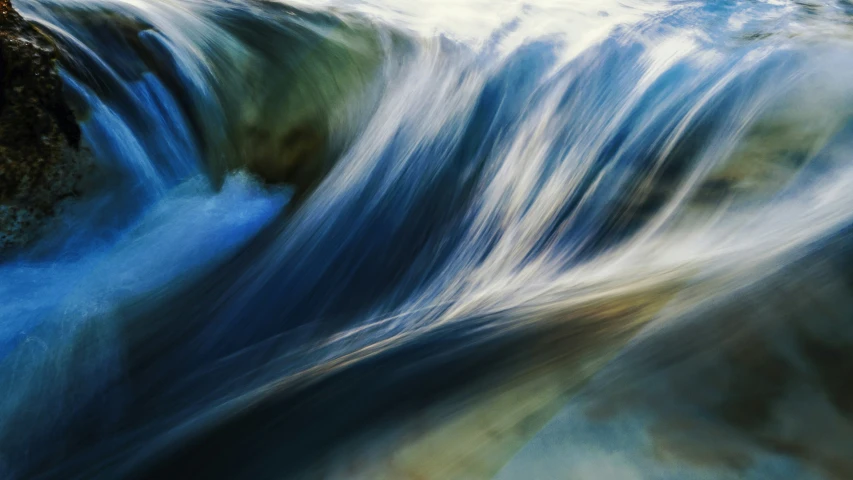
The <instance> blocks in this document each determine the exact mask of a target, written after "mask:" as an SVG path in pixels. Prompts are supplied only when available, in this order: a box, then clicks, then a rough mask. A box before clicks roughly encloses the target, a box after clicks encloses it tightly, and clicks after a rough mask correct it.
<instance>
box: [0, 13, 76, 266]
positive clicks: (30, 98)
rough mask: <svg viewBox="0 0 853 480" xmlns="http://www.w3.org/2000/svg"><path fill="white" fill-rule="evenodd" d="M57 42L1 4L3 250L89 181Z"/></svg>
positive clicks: (29, 234) (28, 235) (25, 237)
mask: <svg viewBox="0 0 853 480" xmlns="http://www.w3.org/2000/svg"><path fill="white" fill-rule="evenodd" d="M57 59H58V52H57V49H56V47H55V46H54V44H53V43H52V42H51V41H50V40H49V39H48V38H47V37H46V36H44V35H43V34H42V33H41V32H39V31H38V30H37V29H36V28H35V27H34V26H32V25H30V24H29V23H28V22H27V21H26V20H24V18H23V17H21V15H20V14H19V13H18V12H16V11H15V10H14V9H13V7H12V4H11V1H10V0H0V82H2V84H0V250H4V249H6V248H8V247H13V246H21V245H24V244H26V243H28V242H29V241H31V240H32V239H33V238H34V237H35V235H36V233H37V231H38V230H39V227H40V225H41V224H42V223H43V222H44V220H45V219H47V218H49V217H50V216H51V215H53V213H54V210H55V207H56V205H57V203H58V202H59V201H60V200H62V199H63V198H66V197H69V196H72V195H73V194H74V192H75V186H76V184H77V182H78V181H79V179H80V177H81V176H82V172H83V162H82V161H81V156H80V155H79V154H78V151H79V146H80V128H79V126H78V125H77V122H76V120H75V118H74V115H73V113H72V111H71V109H70V108H69V107H68V105H67V104H66V102H65V100H64V99H63V97H62V82H61V79H60V77H59V74H58V72H57V67H56V63H57Z"/></svg>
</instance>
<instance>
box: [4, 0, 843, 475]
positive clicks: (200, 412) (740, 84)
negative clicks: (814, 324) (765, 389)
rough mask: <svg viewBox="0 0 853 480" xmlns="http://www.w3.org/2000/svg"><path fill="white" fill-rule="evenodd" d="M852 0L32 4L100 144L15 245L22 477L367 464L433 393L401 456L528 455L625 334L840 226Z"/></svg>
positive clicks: (815, 244) (746, 283)
mask: <svg viewBox="0 0 853 480" xmlns="http://www.w3.org/2000/svg"><path fill="white" fill-rule="evenodd" d="M845 5H847V4H846V3H845V2H838V3H832V2H830V3H827V4H826V5H823V6H820V8H817V7H812V8H809V7H804V6H802V5H797V4H795V3H789V2H782V1H767V2H758V1H757V2H747V3H743V4H729V3H724V2H721V3H718V2H704V3H703V2H680V1H676V2H650V1H636V2H556V1H555V2H548V1H544V0H543V1H538V2H529V3H521V2H514V1H512V2H511V1H500V2H481V1H477V0H470V1H464V2H390V1H389V2H374V1H364V2H340V1H335V0H330V1H323V2H287V3H282V2H264V1H236V0H235V1H229V0H208V1H200V0H198V1H193V0H181V1H177V0H170V1H166V0H156V1H155V0H150V1H136V0H61V1H59V0H57V1H51V0H26V1H24V0H21V1H20V2H18V4H17V5H16V6H17V7H18V8H19V9H20V10H21V11H22V13H23V14H24V15H25V16H26V17H27V18H28V19H29V20H31V21H33V22H35V24H36V25H38V26H39V27H40V28H41V29H43V30H44V31H46V32H48V33H49V34H50V35H51V36H52V38H54V40H55V41H56V42H57V45H58V46H59V47H60V49H61V50H62V51H63V53H64V60H63V62H62V65H61V67H62V74H63V78H64V81H65V89H66V96H67V97H68V99H69V102H70V103H71V105H72V107H73V108H74V109H75V113H76V114H77V116H78V120H79V121H80V124H81V128H82V132H83V138H84V142H83V143H84V147H85V148H86V150H87V152H88V153H89V154H90V155H91V157H92V158H93V160H94V162H95V170H94V173H93V174H92V175H91V177H90V178H88V179H87V180H86V184H85V185H84V188H83V189H82V193H81V195H80V196H79V198H76V199H71V200H69V201H67V202H66V204H65V205H63V208H62V210H61V214H60V216H59V217H58V218H57V219H55V221H54V223H53V224H51V225H50V228H49V231H48V233H47V234H46V235H45V237H44V238H43V239H42V240H41V241H40V242H39V243H37V244H36V245H34V246H32V247H31V248H30V249H28V250H26V251H23V252H18V253H16V255H15V256H14V257H12V258H8V259H6V260H5V261H4V263H2V264H0V297H2V298H3V299H4V301H3V302H2V304H0V362H2V363H0V389H2V391H5V392H8V393H7V394H6V395H4V396H2V397H0V418H5V419H7V420H6V421H4V422H2V424H0V472H2V473H3V474H6V475H7V476H10V477H11V478H171V477H173V476H175V475H188V474H189V473H188V472H194V473H193V474H194V475H200V476H201V477H203V478H302V476H305V478H313V477H311V475H316V474H317V471H318V470H317V469H320V470H323V469H325V470H323V471H326V472H329V471H331V472H332V473H327V474H328V475H332V476H337V477H340V478H349V477H348V476H350V477H352V476H355V474H353V473H352V472H350V473H341V471H348V470H346V468H345V467H341V468H342V469H343V470H341V471H338V472H337V473H335V472H336V471H335V468H337V466H338V463H336V462H338V460H340V459H343V460H340V462H343V463H344V464H345V463H346V462H347V461H349V460H348V457H347V455H355V456H358V455H360V454H359V453H352V452H351V451H350V450H358V449H355V447H352V445H362V444H363V443H366V444H370V445H374V444H375V445H380V446H378V447H376V448H377V451H380V452H386V450H383V449H388V448H389V447H387V445H388V444H392V445H394V444H396V443H395V442H398V440H395V438H397V437H395V435H397V434H398V433H399V432H403V433H399V435H401V436H403V437H406V435H407V433H406V432H409V431H410V430H411V429H410V425H411V422H412V420H411V418H412V416H413V415H414V416H417V415H420V414H421V413H419V412H427V413H423V415H424V416H426V417H427V418H428V419H429V420H426V421H424V422H425V423H426V424H427V426H426V427H423V428H424V429H425V430H427V431H428V433H426V434H424V437H423V438H425V439H426V440H423V442H421V440H417V441H414V440H413V441H411V442H410V443H407V441H405V440H400V441H399V445H404V446H405V445H411V447H410V450H406V448H409V447H404V446H401V447H400V450H399V451H406V452H412V453H411V454H407V455H410V457H408V458H410V459H413V460H411V461H410V462H409V463H408V464H407V465H409V466H407V467H406V468H411V469H412V470H413V471H419V472H421V474H423V475H424V476H425V478H522V477H521V476H520V475H523V474H522V473H518V472H519V471H526V470H527V469H529V468H530V467H529V465H530V463H531V462H533V463H541V462H542V460H535V461H534V460H529V461H527V463H525V458H530V457H531V456H533V458H536V453H537V452H539V451H541V450H542V448H539V450H536V448H537V447H535V445H537V443H536V442H537V441H541V438H542V437H541V436H537V432H539V430H540V429H542V428H545V429H544V430H542V432H544V433H543V435H548V432H549V431H552V430H553V429H554V428H557V427H553V426H550V427H545V426H546V424H547V422H548V421H549V420H550V419H551V418H552V417H553V416H554V415H556V414H557V413H558V412H559V411H560V409H561V408H563V407H564V405H566V404H567V402H569V400H570V398H572V395H573V394H574V393H576V392H577V388H578V387H579V386H580V385H583V383H584V382H585V381H587V380H589V379H590V378H591V377H594V376H595V375H596V373H597V372H599V371H600V370H601V369H602V368H603V367H604V366H605V365H607V364H608V361H609V360H610V359H611V358H612V356H613V355H615V354H617V352H620V351H622V347H623V346H624V345H626V344H628V343H629V342H631V341H632V339H634V340H633V341H634V342H635V343H631V345H634V346H633V347H629V352H630V351H633V350H630V349H631V348H635V349H640V350H642V348H643V347H638V346H636V345H646V343H643V341H645V340H643V341H640V340H637V339H645V338H649V337H654V336H655V335H656V334H657V332H658V331H660V330H661V329H663V330H666V329H669V328H676V326H679V327H678V328H682V327H680V326H682V325H692V324H694V323H708V322H711V320H702V321H697V320H695V319H696V318H697V317H698V318H703V319H704V318H706V317H708V318H712V319H713V318H715V315H713V314H707V315H706V317H703V316H702V315H703V314H700V313H697V312H707V311H708V310H711V311H715V310H714V309H715V308H720V309H721V308H722V305H727V304H728V302H730V299H731V298H732V297H736V296H737V295H739V294H740V292H744V291H750V290H751V289H758V290H760V289H762V288H765V289H767V288H769V287H767V285H771V284H774V283H773V282H779V281H780V280H778V279H779V278H780V275H790V273H785V272H790V271H792V269H796V268H799V267H797V265H800V263H798V262H806V263H809V262H813V261H814V260H813V259H814V258H823V257H822V256H821V255H824V253H822V252H824V251H825V249H826V248H828V247H826V245H828V244H832V245H836V243H838V242H841V243H843V241H842V240H839V238H840V239H845V238H846V236H847V235H848V233H847V229H848V227H849V225H850V221H851V219H853V209H851V208H850V206H851V205H853V189H851V188H850V185H851V184H853V168H851V164H850V161H849V155H850V154H851V153H852V152H853V144H851V142H853V122H851V120H852V119H853V91H851V90H850V88H849V86H850V85H851V84H853V62H851V61H850V58H853V57H851V56H850V55H849V52H850V48H851V46H853V43H851V40H853V36H851V35H850V32H851V31H853V30H850V28H851V27H850V25H849V24H850V22H851V12H850V9H849V7H845ZM832 248H834V249H836V250H840V251H843V250H844V249H843V248H842V247H837V246H834V247H832ZM832 251H833V252H834V251H835V250H832ZM839 255H840V254H839ZM815 275H816V276H817V277H818V278H823V277H820V275H817V274H815ZM833 278H834V277H833ZM771 290H772V289H771ZM761 291H763V290H761ZM768 295H770V294H768ZM838 296H839V297H840V298H846V297H844V294H843V293H839V294H838ZM840 301H841V300H839V302H840ZM758 317H759V315H755V316H754V317H753V315H752V314H743V315H742V318H743V323H744V324H750V322H751V321H752V320H750V319H752V318H758ZM739 318H741V317H739ZM756 321H757V320H756ZM683 328H687V327H683ZM622 355H629V354H625V353H624V351H623V354H622ZM618 358H622V357H621V356H620V357H618ZM618 358H617V366H616V367H612V366H611V367H610V368H612V369H615V370H617V371H618V370H619V366H618V361H619V360H618ZM629 358H631V357H630V355H629ZM605 371H608V370H605ZM602 375H603V374H602ZM605 376H606V375H605ZM520 399H526V401H522V400H520ZM460 405H461V406H460ZM566 408H568V409H569V410H571V409H577V408H578V407H576V406H575V404H571V405H569V407H566ZM447 411H449V412H452V413H444V412H447ZM460 412H461V413H460ZM457 414H458V415H459V417H458V422H457V420H447V419H448V418H449V417H453V415H457ZM480 414H482V418H486V419H487V420H483V422H485V423H487V424H489V425H494V424H499V423H500V422H505V425H504V426H503V427H502V428H498V430H499V431H502V432H506V431H508V430H510V429H511V428H512V427H513V426H517V425H521V424H523V423H524V420H525V418H528V419H529V418H534V417H535V421H530V422H528V423H527V424H525V426H524V427H523V428H522V430H523V432H521V433H518V434H517V436H514V437H512V438H511V439H508V437H507V436H506V435H501V434H494V435H492V436H489V435H484V434H483V430H484V427H482V425H480V424H478V423H477V421H478V420H470V418H481V417H478V415H480ZM466 415H470V417H469V416H466ZM569 417H571V418H570V420H566V421H567V422H569V423H571V422H576V421H579V420H577V416H576V415H569ZM453 418H457V417H453ZM554 418H557V419H559V418H562V417H560V416H557V417H554ZM466 419H467V420H466ZM454 422H457V423H454ZM466 422H469V423H466ZM470 422H473V423H470ZM448 423H449V424H450V426H447V424H448ZM472 425H474V426H472ZM584 425H585V424H584ZM496 428H497V427H496ZM549 428H550V429H551V430H549ZM579 428H580V427H579ZM448 431H451V432H454V433H453V435H449V434H447V433H446V432H448ZM376 432H381V433H376ZM389 432H391V433H389ZM395 432H397V433H395ZM374 433H375V434H376V438H377V439H381V440H375V441H374V442H373V443H371V442H370V441H369V440H363V439H365V438H367V439H370V438H371V435H373V434H374ZM452 437H456V438H457V440H455V441H457V442H458V446H457V445H452V446H451V444H452V443H453V442H454V440H452V439H449V438H452ZM389 438H390V440H389ZM406 438H407V437H406ZM528 442H531V443H529V444H528ZM581 443H582V442H581ZM399 445H398V446H399ZM525 445H533V447H531V446H528V447H527V448H526V449H525ZM475 446H476V447H475ZM469 447H470V448H469ZM359 448H363V449H365V450H369V448H368V447H359ZM531 449H534V450H536V451H535V452H533V453H531ZM341 450H344V451H348V452H349V453H340V451H341ZM393 450H394V449H393V448H391V449H390V450H389V451H390V452H392V453H388V452H386V453H385V454H382V453H380V454H376V455H375V456H374V455H373V454H372V453H367V454H364V456H365V457H366V458H369V459H370V460H369V461H366V462H367V463H370V465H371V466H370V467H368V468H367V469H366V471H367V472H369V473H362V475H363V476H362V477H361V478H401V477H399V476H397V477H395V475H396V474H395V473H394V471H393V470H388V468H386V467H385V466H384V465H385V463H383V462H385V460H386V459H387V458H388V457H389V456H393V455H394V453H393ZM436 451H438V452H440V453H436ZM519 452H520V453H519ZM516 454H518V455H519V456H518V457H517V459H516V460H515V463H513V462H511V461H510V459H512V458H516V457H515V455H516ZM429 455H436V456H437V457H438V458H439V459H435V460H433V461H432V463H430V461H429V460H427V459H426V458H428V457H429ZM442 455H445V456H446V457H447V458H445V457H443V456H442ZM480 455H481V456H482V458H481V457H480ZM330 458H331V459H334V460H330ZM508 462H509V463H508ZM519 462H520V463H519ZM356 463H358V462H356ZM362 463H363V462H362ZM404 463H405V462H404ZM376 465H379V466H376ZM447 465H450V467H447V468H446V469H445V466H447ZM518 465H522V466H521V467H519V466H518ZM371 468H373V470H371ZM454 468H457V469H456V470H454ZM513 468H516V469H520V470H513ZM554 468H561V467H559V466H557V467H554ZM4 469H5V470H4ZM514 471H515V472H516V473H512V472H514ZM595 472H596V471H595V470H590V471H588V472H587V473H583V472H581V473H578V475H581V476H580V477H579V478H601V477H595V475H596V473H595ZM631 472H632V473H631V475H634V473H633V470H631ZM399 475H402V474H399ZM501 475H503V476H501ZM542 475H544V476H542V477H541V478H551V477H548V476H547V475H550V474H549V473H543V474H542ZM584 475H586V476H584ZM612 475H628V474H627V473H626V474H620V473H618V471H617V473H613V474H612ZM638 475H639V474H638ZM531 478H532V477H531ZM614 478H616V477H614ZM620 478H621V477H620ZM624 478H631V477H624ZM639 478H645V477H639ZM649 478H659V477H649ZM660 478H663V477H660ZM697 478H704V477H697ZM710 478H725V477H713V476H712V477H710ZM790 478H800V477H790Z"/></svg>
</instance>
